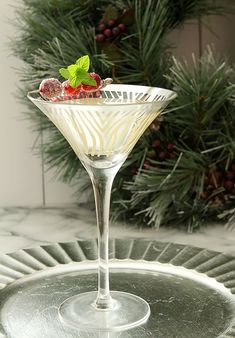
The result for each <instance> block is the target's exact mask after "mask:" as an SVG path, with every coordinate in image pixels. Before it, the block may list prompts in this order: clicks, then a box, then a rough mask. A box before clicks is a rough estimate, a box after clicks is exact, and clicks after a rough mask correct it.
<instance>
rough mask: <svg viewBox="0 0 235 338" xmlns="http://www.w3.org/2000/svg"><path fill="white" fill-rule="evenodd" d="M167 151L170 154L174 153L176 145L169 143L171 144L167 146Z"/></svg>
mask: <svg viewBox="0 0 235 338" xmlns="http://www.w3.org/2000/svg"><path fill="white" fill-rule="evenodd" d="M167 150H168V151H169V153H172V151H173V150H174V144H172V143H169V144H168V145H167Z"/></svg>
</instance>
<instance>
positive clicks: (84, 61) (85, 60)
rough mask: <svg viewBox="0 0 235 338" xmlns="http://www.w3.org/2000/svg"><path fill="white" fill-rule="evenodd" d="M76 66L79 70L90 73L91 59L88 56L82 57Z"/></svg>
mask: <svg viewBox="0 0 235 338" xmlns="http://www.w3.org/2000/svg"><path fill="white" fill-rule="evenodd" d="M76 65H77V66H78V67H79V68H82V69H84V70H85V71H86V72H88V70H89V68H90V58H89V56H88V55H84V56H82V57H80V58H79V59H78V60H77V61H76Z"/></svg>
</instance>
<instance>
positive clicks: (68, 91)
mask: <svg viewBox="0 0 235 338" xmlns="http://www.w3.org/2000/svg"><path fill="white" fill-rule="evenodd" d="M62 87H63V90H64V93H65V94H67V95H75V94H79V93H80V92H81V89H82V86H81V85H79V86H77V87H76V88H73V87H71V86H70V84H69V80H66V81H64V82H63V83H62Z"/></svg>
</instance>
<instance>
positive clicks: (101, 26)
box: [97, 23, 106, 33]
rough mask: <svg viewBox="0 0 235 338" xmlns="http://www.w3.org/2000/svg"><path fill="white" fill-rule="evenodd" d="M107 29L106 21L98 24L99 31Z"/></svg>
mask: <svg viewBox="0 0 235 338" xmlns="http://www.w3.org/2000/svg"><path fill="white" fill-rule="evenodd" d="M105 29H106V26H105V24H104V23H101V24H99V26H98V29H97V30H98V32H101V33H102V32H103V31H104V30H105Z"/></svg>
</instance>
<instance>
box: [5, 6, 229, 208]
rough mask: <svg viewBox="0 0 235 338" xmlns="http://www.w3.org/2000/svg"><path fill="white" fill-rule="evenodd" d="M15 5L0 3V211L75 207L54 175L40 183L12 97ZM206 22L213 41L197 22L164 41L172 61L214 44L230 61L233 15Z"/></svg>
mask: <svg viewBox="0 0 235 338" xmlns="http://www.w3.org/2000/svg"><path fill="white" fill-rule="evenodd" d="M18 3H19V1H14V0H1V3H0V18H1V19H0V32H1V38H0V69H1V73H0V74H1V80H0V103H1V105H0V107H1V108H0V206H40V205H43V202H45V203H46V205H50V206H51V205H60V204H67V203H71V202H76V200H75V197H74V196H72V195H73V193H74V191H75V189H74V188H72V187H69V186H68V185H66V184H63V183H59V182H56V181H55V180H54V179H53V172H46V173H45V180H44V179H43V172H44V170H45V166H44V164H43V163H42V160H41V158H40V157H37V156H35V155H33V153H32V146H33V144H34V142H35V139H36V134H34V133H33V132H32V130H31V128H30V123H29V122H28V121H26V120H24V114H23V113H22V112H23V111H24V107H23V106H21V105H20V104H19V102H17V100H16V98H15V96H14V94H13V92H14V89H15V87H16V86H17V84H18V83H19V78H18V77H17V74H16V73H15V71H14V70H13V68H12V67H15V66H18V65H20V61H19V60H16V59H15V58H14V57H13V56H11V55H10V51H9V50H8V46H7V42H8V38H9V37H11V38H12V37H14V35H15V34H16V31H15V28H13V27H12V26H11V25H10V24H9V21H11V19H13V18H14V5H15V4H18ZM12 5H13V6H12ZM209 21H210V23H211V26H212V28H213V29H214V31H215V32H216V33H217V36H215V35H212V33H211V32H209V31H208V29H206V28H205V27H204V28H203V29H202V38H201V39H200V38H199V37H200V35H199V30H198V22H197V21H195V22H191V23H189V24H187V25H185V27H184V28H182V29H179V30H177V31H175V32H173V33H172V34H171V35H170V36H169V40H170V41H171V42H173V43H174V44H175V47H176V48H175V49H174V54H175V55H176V56H177V57H181V56H186V57H187V58H189V57H190V55H191V53H192V52H195V54H196V56H198V55H199V50H200V46H201V47H202V48H204V47H205V46H206V45H207V44H208V43H211V42H213V43H214V44H215V47H216V49H217V50H218V51H220V52H222V53H225V54H227V55H228V56H229V57H230V58H231V60H232V61H233V62H234V61H235V44H234V31H235V16H234V15H232V14H231V15H229V16H228V17H226V18H225V17H222V18H217V17H214V18H210V19H209ZM43 188H44V189H43Z"/></svg>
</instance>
